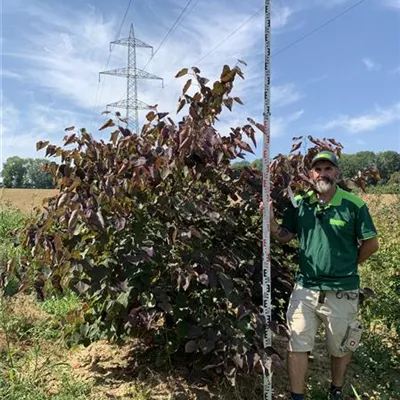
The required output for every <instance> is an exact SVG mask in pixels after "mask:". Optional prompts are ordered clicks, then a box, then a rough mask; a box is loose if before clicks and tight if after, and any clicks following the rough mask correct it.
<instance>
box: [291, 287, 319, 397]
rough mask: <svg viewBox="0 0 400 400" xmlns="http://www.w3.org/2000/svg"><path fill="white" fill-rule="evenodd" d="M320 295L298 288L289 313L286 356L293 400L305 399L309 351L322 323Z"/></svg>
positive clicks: (295, 289)
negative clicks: (317, 309) (317, 306)
mask: <svg viewBox="0 0 400 400" xmlns="http://www.w3.org/2000/svg"><path fill="white" fill-rule="evenodd" d="M318 295H319V292H317V291H313V290H310V289H305V288H302V287H299V286H298V285H296V286H295V288H294V290H293V293H292V295H291V298H290V301H289V307H288V311H287V313H286V318H287V324H288V328H289V336H290V339H289V343H288V353H287V365H288V374H289V381H290V388H291V392H292V394H291V396H292V399H296V400H297V399H304V391H305V382H306V377H307V369H308V352H309V351H311V350H312V349H313V347H314V340H315V334H316V333H317V330H318V327H319V324H320V320H319V318H318V317H317V315H316V312H315V308H316V305H317V303H318Z"/></svg>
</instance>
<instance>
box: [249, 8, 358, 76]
mask: <svg viewBox="0 0 400 400" xmlns="http://www.w3.org/2000/svg"><path fill="white" fill-rule="evenodd" d="M365 1H366V0H360V1H358V2H357V3H355V4H353V5H352V6H350V7H348V8H346V9H345V10H343V11H342V12H340V13H339V14H336V15H335V16H334V17H332V18H330V19H328V20H327V21H325V22H324V23H323V24H321V25H319V26H318V27H316V28H315V29H313V30H311V31H310V32H308V33H306V34H305V35H303V36H301V37H299V38H298V39H296V40H295V41H294V42H292V43H289V44H288V45H287V46H284V47H282V48H281V49H279V50H277V51H276V52H275V53H273V54H272V55H271V57H276V56H277V55H279V54H282V53H283V52H285V51H286V50H288V49H290V48H291V47H293V46H295V45H296V44H297V43H300V42H301V41H303V40H304V39H307V38H308V37H310V36H311V35H313V34H314V33H316V32H318V31H320V30H321V29H323V28H325V27H326V26H327V25H329V24H331V23H332V22H334V21H336V20H337V19H339V18H340V17H342V16H343V15H345V14H347V13H348V12H350V11H352V10H354V9H355V8H356V7H358V6H360V5H361V4H362V3H364V2H365ZM263 63H264V61H261V62H260V63H258V64H257V65H255V66H254V67H252V68H250V70H249V72H250V71H251V70H253V69H254V68H257V67H258V66H260V65H261V64H263Z"/></svg>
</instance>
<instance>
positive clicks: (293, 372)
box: [287, 351, 308, 393]
mask: <svg viewBox="0 0 400 400" xmlns="http://www.w3.org/2000/svg"><path fill="white" fill-rule="evenodd" d="M287 365H288V373H289V381H290V387H291V391H292V393H304V389H305V387H304V386H305V381H306V378H307V370H308V353H300V352H294V351H288V353H287Z"/></svg>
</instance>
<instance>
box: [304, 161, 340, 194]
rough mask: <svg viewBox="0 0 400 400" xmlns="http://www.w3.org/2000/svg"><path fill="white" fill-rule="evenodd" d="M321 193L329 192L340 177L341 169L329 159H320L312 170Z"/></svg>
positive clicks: (312, 175) (311, 172) (313, 178)
mask: <svg viewBox="0 0 400 400" xmlns="http://www.w3.org/2000/svg"><path fill="white" fill-rule="evenodd" d="M310 175H311V179H312V180H313V181H314V182H315V186H316V188H317V190H318V192H319V193H322V194H323V193H328V192H329V190H330V189H331V187H332V186H333V185H334V184H335V183H336V181H337V180H338V178H339V170H338V168H336V167H335V166H334V165H333V164H332V163H330V162H329V161H318V162H317V163H315V164H314V167H313V168H312V169H311V171H310Z"/></svg>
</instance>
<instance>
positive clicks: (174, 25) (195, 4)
mask: <svg viewBox="0 0 400 400" xmlns="http://www.w3.org/2000/svg"><path fill="white" fill-rule="evenodd" d="M192 1H193V0H190V1H189V2H188V3H187V4H186V6H185V7H184V9H183V10H182V12H181V14H180V15H179V16H178V18H177V19H176V21H175V23H174V24H173V26H172V27H171V28H170V29H169V31H168V32H167V34H166V35H165V36H164V39H163V40H162V41H161V43H160V44H159V46H158V47H157V49H156V51H155V52H154V53H153V55H152V56H151V58H150V60H149V61H148V62H147V64H146V65H145V66H144V68H143V70H144V71H145V70H146V68H147V67H148V65H149V64H150V62H151V61H152V59H153V58H154V56H155V55H156V53H157V52H158V51H159V50H160V48H161V46H162V45H163V43H165V41H166V39H167V38H168V36H169V35H171V34H172V32H173V31H174V30H176V29H177V28H178V26H179V25H180V24H182V22H183V21H184V20H185V18H186V17H187V16H188V15H189V14H190V13H191V12H192V11H193V10H194V9H195V8H196V6H197V4H198V3H199V2H200V0H197V1H196V2H195V3H194V4H193V6H192V8H191V9H190V10H189V11H188V12H187V13H186V15H185V16H184V17H183V18H182V19H180V18H181V17H182V15H183V14H184V12H185V11H186V10H187V9H188V7H189V5H190V3H191V2H192ZM179 19H180V22H179V23H178V24H177V22H178V21H179ZM174 27H175V28H174ZM166 86H168V84H167V85H164V88H165V87H166ZM124 97H125V95H122V97H121V99H120V101H121V100H122V99H123V98H124Z"/></svg>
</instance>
